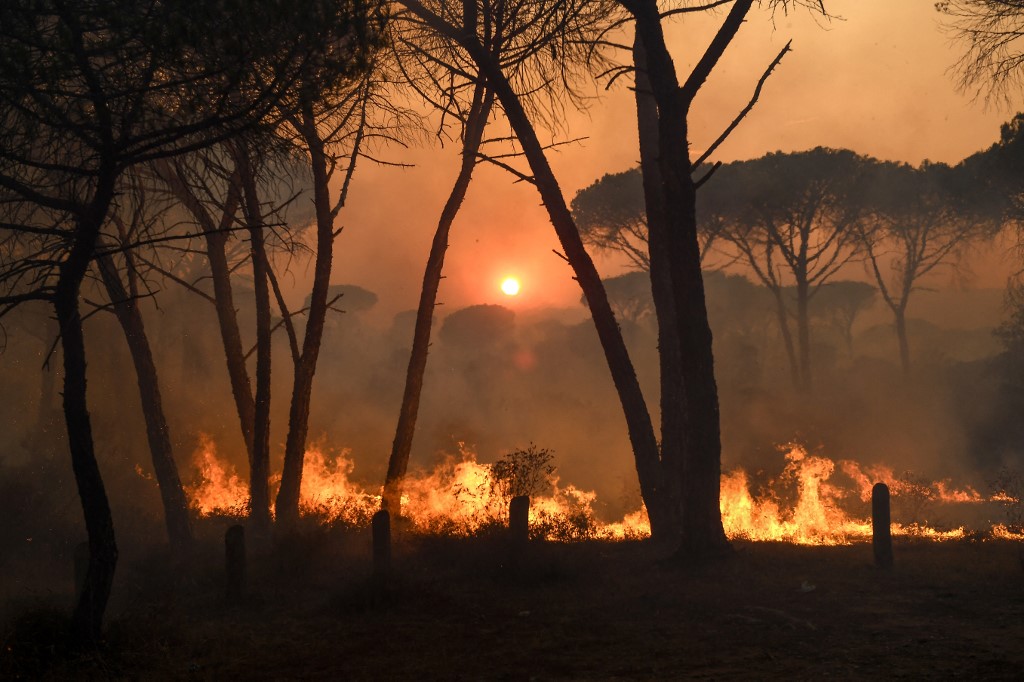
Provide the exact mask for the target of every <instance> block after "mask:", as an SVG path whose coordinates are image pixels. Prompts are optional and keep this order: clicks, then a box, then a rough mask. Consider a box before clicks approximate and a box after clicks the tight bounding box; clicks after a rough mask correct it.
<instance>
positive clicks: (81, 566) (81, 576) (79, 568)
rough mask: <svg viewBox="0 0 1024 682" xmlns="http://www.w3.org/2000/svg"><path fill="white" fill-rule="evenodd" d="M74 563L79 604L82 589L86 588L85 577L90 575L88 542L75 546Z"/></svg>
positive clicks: (76, 596) (76, 601) (76, 597)
mask: <svg viewBox="0 0 1024 682" xmlns="http://www.w3.org/2000/svg"><path fill="white" fill-rule="evenodd" d="M72 561H74V564H75V603H76V604H77V603H78V599H79V597H81V595H82V588H83V587H85V576H86V575H87V574H88V573H89V543H88V542H79V543H78V544H77V545H75V552H74V554H73V555H72Z"/></svg>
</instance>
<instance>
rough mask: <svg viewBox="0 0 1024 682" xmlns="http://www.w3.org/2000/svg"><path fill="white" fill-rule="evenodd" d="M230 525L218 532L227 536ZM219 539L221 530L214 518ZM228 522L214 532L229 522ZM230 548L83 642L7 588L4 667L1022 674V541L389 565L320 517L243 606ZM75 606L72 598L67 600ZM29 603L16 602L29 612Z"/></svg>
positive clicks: (409, 554) (568, 552) (128, 596)
mask: <svg viewBox="0 0 1024 682" xmlns="http://www.w3.org/2000/svg"><path fill="white" fill-rule="evenodd" d="M208 530H211V529H208ZM217 530H219V529H217ZM211 533H212V530H211ZM221 548H222V545H221V544H220V543H219V542H218V541H217V537H216V536H215V535H212V536H211V537H210V538H208V539H207V540H206V541H205V542H204V543H203V544H202V546H201V547H200V549H199V551H197V553H196V555H195V556H194V557H192V559H191V560H190V561H189V562H188V565H187V566H175V565H174V564H173V563H172V562H169V561H168V560H167V558H166V557H163V556H161V555H160V554H159V553H154V554H150V555H148V556H137V557H133V558H131V559H130V560H128V559H126V560H125V561H124V562H123V565H122V570H121V573H120V575H119V578H118V584H117V585H116V590H117V591H116V598H115V601H114V603H113V604H112V605H111V614H110V619H109V627H108V638H107V642H106V645H105V647H104V648H103V649H102V650H100V651H98V652H86V653H81V652H78V653H75V652H71V651H69V650H67V649H66V647H64V645H63V643H62V638H61V633H62V627H63V623H64V620H65V619H66V615H65V610H64V608H63V607H64V606H66V605H67V603H68V602H69V601H70V594H67V593H66V592H62V591H61V589H58V588H57V587H56V586H54V588H53V590H52V591H51V592H50V594H49V595H48V596H47V595H40V594H37V598H36V599H37V600H36V602H34V603H30V604H29V603H25V602H18V603H15V602H12V601H11V600H8V604H7V605H6V606H7V608H8V614H9V618H8V622H7V623H6V624H5V626H4V629H3V632H2V635H0V636H2V637H3V647H4V648H3V652H2V655H3V658H2V661H0V678H4V679H18V678H19V677H20V678H22V679H145V680H164V679H166V680H193V679H194V680H234V679H254V680H281V679H347V680H364V679H365V680H376V679H415V680H423V679H445V680H451V679H464V680H478V679H497V680H505V679H508V680H519V679H538V680H549V679H555V680H560V679H573V680H577V679H600V680H608V679H658V680H663V679H678V678H682V677H687V678H691V677H692V678H708V679H723V678H753V679H765V678H776V679H779V678H781V679H820V678H825V677H829V678H848V679H859V678H876V679H900V678H907V679H921V678H942V679H946V678H952V677H973V678H980V679H1000V678H1003V679H1019V678H1020V671H1021V670H1024V572H1022V570H1021V568H1022V567H1021V561H1020V555H1019V548H1018V547H1017V546H1014V545H1012V544H1010V543H1005V542H969V541H964V542H956V543H946V544H932V543H924V542H902V543H900V542H899V541H897V546H896V561H897V565H896V567H895V568H894V569H893V570H891V571H879V570H877V569H875V568H874V567H873V566H872V565H871V548H870V546H866V545H860V546H853V547H837V548H805V547H796V546H791V545H769V544H756V545H755V544H737V546H736V552H735V554H734V556H732V557H731V558H729V559H727V560H724V561H721V562H719V563H717V564H715V565H712V566H706V567H703V568H701V569H685V568H682V567H680V566H678V565H675V564H672V563H666V562H665V561H663V560H661V558H660V557H659V555H658V553H657V552H656V550H654V549H653V548H652V547H650V546H649V545H646V544H641V543H602V542H584V543H578V544H571V545H555V544H543V543H535V544H532V545H531V547H530V548H529V553H528V555H527V556H526V557H525V558H524V559H523V560H522V561H521V562H520V563H519V565H518V567H513V566H512V565H511V564H510V562H509V555H508V553H507V550H506V547H505V545H504V542H503V538H502V537H501V536H500V535H498V534H491V535H489V536H485V537H478V538H470V539H461V540H460V539H452V538H444V537H405V538H402V539H401V540H400V541H399V542H398V543H397V546H396V547H395V578H394V580H392V581H391V582H390V583H389V584H387V585H381V584H379V583H377V582H375V581H374V580H372V578H371V575H370V573H371V567H370V547H369V532H368V531H352V530H348V531H331V530H323V529H320V530H317V529H307V531H306V532H305V533H304V535H303V536H301V537H298V538H292V539H291V540H289V541H287V542H282V543H278V545H276V546H269V545H268V546H267V547H264V548H252V549H251V551H250V559H251V561H250V581H249V596H248V598H247V600H246V602H245V603H244V604H242V605H240V606H236V607H229V606H228V605H227V604H226V603H225V602H224V599H223V585H222V584H221V570H222V567H221V564H220V561H221V552H222V549H221ZM57 607H60V608H57ZM12 608H13V612H12Z"/></svg>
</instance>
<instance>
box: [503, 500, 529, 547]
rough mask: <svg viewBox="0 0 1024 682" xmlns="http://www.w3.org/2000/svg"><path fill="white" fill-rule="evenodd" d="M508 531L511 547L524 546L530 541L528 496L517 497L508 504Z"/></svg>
mask: <svg viewBox="0 0 1024 682" xmlns="http://www.w3.org/2000/svg"><path fill="white" fill-rule="evenodd" d="M508 531H509V537H510V539H511V542H512V546H513V547H514V548H516V549H519V548H522V547H525V546H526V543H527V541H528V540H529V539H530V496H529V495H517V496H515V497H513V498H512V500H511V501H510V502H509V503H508Z"/></svg>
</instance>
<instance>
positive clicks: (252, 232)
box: [232, 143, 271, 532]
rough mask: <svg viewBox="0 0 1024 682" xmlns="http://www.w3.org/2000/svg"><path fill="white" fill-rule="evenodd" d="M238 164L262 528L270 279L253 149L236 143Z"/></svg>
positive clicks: (253, 515) (265, 521)
mask: <svg viewBox="0 0 1024 682" xmlns="http://www.w3.org/2000/svg"><path fill="white" fill-rule="evenodd" d="M232 151H233V154H234V156H235V167H236V168H237V169H238V176H239V179H240V182H241V185H242V194H243V196H244V199H245V200H244V202H243V213H244V215H245V222H246V226H247V228H248V231H249V243H250V251H251V255H252V276H253V287H254V289H255V293H256V398H255V401H254V405H253V443H252V450H251V451H250V455H249V518H250V519H251V520H252V522H253V525H254V526H255V527H256V529H257V530H258V531H260V532H267V531H268V530H269V529H270V376H271V374H270V371H271V354H270V351H271V345H270V343H271V334H270V282H269V273H268V272H267V270H268V268H269V267H270V263H269V261H268V260H267V253H266V247H265V244H264V239H263V215H262V210H261V209H260V201H259V194H258V189H257V186H256V176H255V171H254V169H253V164H252V160H251V158H250V156H249V154H250V152H249V150H247V149H245V148H244V147H242V145H241V144H240V143H239V144H235V145H233V148H232Z"/></svg>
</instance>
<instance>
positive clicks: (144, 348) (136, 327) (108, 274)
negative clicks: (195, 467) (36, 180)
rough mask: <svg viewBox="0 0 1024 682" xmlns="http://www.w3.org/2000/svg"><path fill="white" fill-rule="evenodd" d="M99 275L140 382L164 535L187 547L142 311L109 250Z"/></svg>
mask: <svg viewBox="0 0 1024 682" xmlns="http://www.w3.org/2000/svg"><path fill="white" fill-rule="evenodd" d="M97 264H98V266H99V270H100V276H101V277H102V279H103V284H104V286H105V287H106V289H107V294H108V296H109V297H110V301H111V303H112V304H113V309H114V315H115V317H117V321H118V323H119V324H120V325H121V330H122V331H123V332H124V336H125V340H126V341H127V342H128V350H129V352H130V353H131V356H132V363H133V364H134V365H135V377H136V380H137V383H138V385H139V398H140V400H141V402H142V416H143V419H144V421H145V422H146V438H147V440H148V442H149V452H150V456H151V458H152V460H153V472H154V474H155V475H156V482H157V485H158V486H159V488H160V498H161V500H162V501H163V506H164V520H165V523H166V524H167V537H168V538H169V539H170V541H171V544H172V545H173V546H174V547H175V548H176V549H178V550H187V549H188V547H189V546H190V545H191V544H192V525H191V523H190V521H189V515H188V499H187V498H186V497H185V490H184V489H183V488H182V486H181V477H180V476H179V475H178V466H177V464H175V462H174V448H173V447H172V446H171V436H170V428H169V427H168V425H167V416H166V414H165V413H164V407H163V399H162V398H161V396H160V382H159V380H158V378H157V371H156V364H155V363H154V362H153V352H152V349H151V348H150V345H149V337H148V336H146V328H145V325H144V323H143V320H142V313H141V311H140V310H139V306H138V304H137V302H136V299H135V298H134V297H132V296H130V295H129V293H128V291H127V290H126V289H125V286H124V283H123V282H122V281H121V275H120V274H119V273H118V271H117V267H116V266H115V265H114V261H113V258H111V256H110V255H109V254H106V255H102V256H100V257H99V258H98V261H97Z"/></svg>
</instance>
